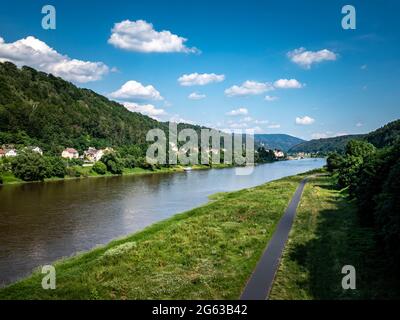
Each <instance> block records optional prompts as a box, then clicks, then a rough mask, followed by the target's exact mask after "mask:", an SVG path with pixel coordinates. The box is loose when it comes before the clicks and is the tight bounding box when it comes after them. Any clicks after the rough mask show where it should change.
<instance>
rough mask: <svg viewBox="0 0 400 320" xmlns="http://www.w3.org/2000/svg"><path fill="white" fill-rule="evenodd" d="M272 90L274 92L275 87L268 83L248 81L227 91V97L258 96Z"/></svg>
mask: <svg viewBox="0 0 400 320" xmlns="http://www.w3.org/2000/svg"><path fill="white" fill-rule="evenodd" d="M271 90H274V87H273V86H272V85H271V84H270V83H268V82H256V81H252V80H247V81H245V82H243V83H242V84H241V85H240V86H238V85H234V86H232V87H230V88H228V89H226V90H225V95H227V96H228V97H233V96H247V95H257V94H262V93H264V92H267V91H271Z"/></svg>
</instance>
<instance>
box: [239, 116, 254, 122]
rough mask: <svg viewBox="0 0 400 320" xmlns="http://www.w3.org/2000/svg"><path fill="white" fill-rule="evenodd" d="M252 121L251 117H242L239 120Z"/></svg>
mask: <svg viewBox="0 0 400 320" xmlns="http://www.w3.org/2000/svg"><path fill="white" fill-rule="evenodd" d="M251 121H253V118H252V117H244V118H243V119H240V122H251Z"/></svg>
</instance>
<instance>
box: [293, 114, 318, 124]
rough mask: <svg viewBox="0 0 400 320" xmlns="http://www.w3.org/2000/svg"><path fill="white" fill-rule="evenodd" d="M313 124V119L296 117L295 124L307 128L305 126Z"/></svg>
mask: <svg viewBox="0 0 400 320" xmlns="http://www.w3.org/2000/svg"><path fill="white" fill-rule="evenodd" d="M314 122H315V119H313V118H311V117H309V116H304V117H296V124H300V125H304V126H307V125H310V124H313V123H314Z"/></svg>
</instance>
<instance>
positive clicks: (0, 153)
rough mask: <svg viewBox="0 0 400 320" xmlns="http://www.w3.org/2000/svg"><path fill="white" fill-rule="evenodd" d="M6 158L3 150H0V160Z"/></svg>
mask: <svg viewBox="0 0 400 320" xmlns="http://www.w3.org/2000/svg"><path fill="white" fill-rule="evenodd" d="M5 156H6V152H5V150H3V149H0V158H2V157H5Z"/></svg>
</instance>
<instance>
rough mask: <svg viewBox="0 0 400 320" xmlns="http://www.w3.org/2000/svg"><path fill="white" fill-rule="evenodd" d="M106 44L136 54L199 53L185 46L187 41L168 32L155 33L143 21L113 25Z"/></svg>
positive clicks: (150, 25) (127, 21)
mask: <svg viewBox="0 0 400 320" xmlns="http://www.w3.org/2000/svg"><path fill="white" fill-rule="evenodd" d="M111 32H112V33H111V36H110V38H109V39H108V43H110V44H112V45H113V46H115V47H117V48H121V49H124V50H128V51H136V52H145V53H149V52H185V53H195V52H199V50H198V49H196V48H188V47H187V46H186V45H185V42H186V41H187V39H185V38H183V37H180V36H177V35H176V34H173V33H171V32H170V31H167V30H163V31H156V30H154V27H153V25H152V24H151V23H148V22H146V21H144V20H137V21H130V20H124V21H121V22H118V23H115V24H114V27H113V28H112V30H111Z"/></svg>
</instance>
